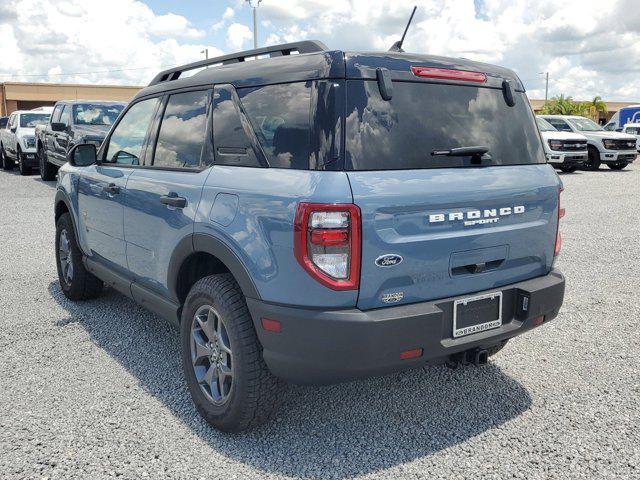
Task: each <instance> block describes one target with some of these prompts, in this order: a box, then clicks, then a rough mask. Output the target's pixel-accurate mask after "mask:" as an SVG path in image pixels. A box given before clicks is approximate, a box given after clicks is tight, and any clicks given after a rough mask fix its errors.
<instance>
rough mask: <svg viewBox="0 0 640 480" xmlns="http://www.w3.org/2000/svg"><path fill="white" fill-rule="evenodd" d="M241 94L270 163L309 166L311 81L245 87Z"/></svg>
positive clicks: (293, 166) (275, 165)
mask: <svg viewBox="0 0 640 480" xmlns="http://www.w3.org/2000/svg"><path fill="white" fill-rule="evenodd" d="M238 96H239V97H240V100H241V102H242V106H243V107H244V109H245V111H246V112H247V116H248V117H249V120H250V121H251V124H252V125H253V129H254V131H255V132H256V135H257V136H258V140H259V141H260V144H261V145H262V148H263V150H264V152H265V154H266V155H267V160H268V161H269V165H270V166H272V167H276V168H295V169H303V170H307V169H309V157H310V155H311V128H310V125H309V118H310V109H311V82H306V83H285V84H282V85H268V86H265V87H258V88H245V89H240V90H239V91H238Z"/></svg>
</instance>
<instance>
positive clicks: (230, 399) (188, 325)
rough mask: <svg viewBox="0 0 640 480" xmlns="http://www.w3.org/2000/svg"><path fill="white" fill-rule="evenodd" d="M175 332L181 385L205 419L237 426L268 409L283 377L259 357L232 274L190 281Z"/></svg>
mask: <svg viewBox="0 0 640 480" xmlns="http://www.w3.org/2000/svg"><path fill="white" fill-rule="evenodd" d="M180 337H181V339H180V342H181V350H182V365H183V368H184V373H185V378H186V380H187V386H188V387H189V391H190V393H191V397H192V399H193V403H194V404H195V406H196V409H197V410H198V412H199V413H200V415H202V417H203V418H204V419H205V420H206V421H207V422H208V423H209V424H211V425H212V426H214V427H216V428H218V429H220V430H223V431H226V432H239V431H241V430H245V429H247V428H250V427H255V426H257V425H260V424H261V423H263V422H265V421H266V420H268V419H269V418H270V417H271V416H272V415H273V413H274V412H275V410H276V408H277V405H278V403H279V398H280V393H281V389H282V386H283V382H282V381H281V380H278V379H277V378H276V377H274V376H273V375H272V374H271V372H270V371H269V370H268V368H267V366H266V364H265V363H264V360H263V358H262V346H261V345H260V342H259V341H258V337H257V335H256V332H255V330H254V327H253V321H252V319H251V315H250V314H249V310H248V308H247V304H246V301H245V298H244V295H243V294H242V291H241V290H240V286H239V285H238V284H237V282H236V281H235V279H234V278H233V276H231V275H230V274H220V275H211V276H209V277H205V278H203V279H201V280H198V281H197V282H196V283H195V285H194V286H193V287H192V288H191V291H190V292H189V295H188V296H187V300H186V302H185V304H184V308H183V311H182V319H181V324H180Z"/></svg>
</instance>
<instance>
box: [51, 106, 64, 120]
mask: <svg viewBox="0 0 640 480" xmlns="http://www.w3.org/2000/svg"><path fill="white" fill-rule="evenodd" d="M63 108H64V105H56V108H54V109H53V114H52V115H51V123H57V122H59V121H60V115H62V109H63Z"/></svg>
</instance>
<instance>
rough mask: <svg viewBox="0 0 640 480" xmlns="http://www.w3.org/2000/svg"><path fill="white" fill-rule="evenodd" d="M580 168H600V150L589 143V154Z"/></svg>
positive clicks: (593, 169)
mask: <svg viewBox="0 0 640 480" xmlns="http://www.w3.org/2000/svg"><path fill="white" fill-rule="evenodd" d="M582 168H584V169H585V170H592V171H595V170H599V169H600V152H599V151H598V149H597V148H596V147H593V146H591V145H589V155H588V156H587V160H586V161H585V162H584V165H583V167H582Z"/></svg>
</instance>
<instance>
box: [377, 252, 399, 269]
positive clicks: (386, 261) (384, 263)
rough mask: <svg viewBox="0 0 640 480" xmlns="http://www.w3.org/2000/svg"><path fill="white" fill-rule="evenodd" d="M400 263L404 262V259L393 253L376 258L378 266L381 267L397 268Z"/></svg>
mask: <svg viewBox="0 0 640 480" xmlns="http://www.w3.org/2000/svg"><path fill="white" fill-rule="evenodd" d="M400 262H402V257H401V256H400V255H395V254H393V253H391V254H388V255H382V256H380V257H378V258H376V265H378V266H379V267H395V266H396V265H398V264H399V263H400Z"/></svg>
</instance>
